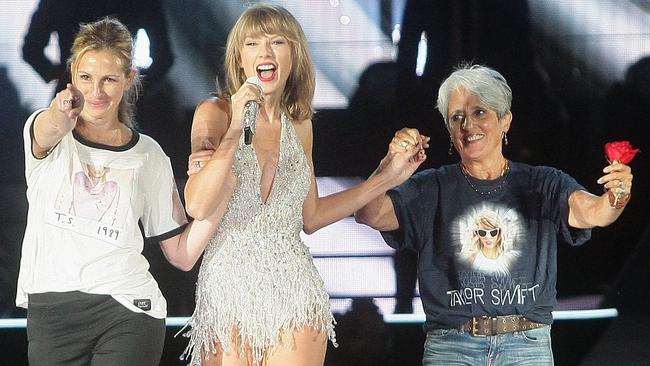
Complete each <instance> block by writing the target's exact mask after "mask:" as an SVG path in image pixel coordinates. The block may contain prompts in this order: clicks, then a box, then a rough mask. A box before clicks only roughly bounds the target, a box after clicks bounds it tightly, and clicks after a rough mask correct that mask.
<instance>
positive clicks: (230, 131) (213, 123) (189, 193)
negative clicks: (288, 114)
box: [185, 98, 241, 220]
mask: <svg viewBox="0 0 650 366" xmlns="http://www.w3.org/2000/svg"><path fill="white" fill-rule="evenodd" d="M228 108H229V106H228V104H227V102H225V101H223V100H218V99H216V98H212V99H208V100H206V101H204V102H202V103H201V104H199V106H198V107H197V108H196V111H195V112H194V119H193V121H192V152H197V151H201V150H206V149H214V153H213V154H212V157H211V158H210V159H209V160H207V161H206V162H205V165H204V166H203V167H202V168H201V169H200V170H199V171H198V172H197V173H195V174H191V175H190V176H189V178H188V180H187V183H186V184H185V202H186V208H187V212H188V214H189V215H190V216H192V217H193V218H195V219H198V220H204V219H207V218H208V217H209V216H210V214H211V213H212V212H214V211H215V210H216V208H217V207H219V206H220V205H221V204H222V202H223V201H227V200H229V199H230V196H229V195H226V194H225V193H226V192H230V191H231V190H232V188H233V187H234V184H235V176H234V174H233V173H232V164H233V160H234V156H235V151H236V150H237V145H238V141H239V137H240V136H241V129H239V128H230V127H231V124H230V118H229V112H228Z"/></svg>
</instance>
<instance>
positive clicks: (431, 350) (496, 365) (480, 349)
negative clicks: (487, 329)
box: [422, 325, 553, 366]
mask: <svg viewBox="0 0 650 366" xmlns="http://www.w3.org/2000/svg"><path fill="white" fill-rule="evenodd" d="M422 365H423V366H434V365H436V366H437V365H444V366H451V365H466V366H507V365H512V366H515V365H516V366H525V365H530V366H552V365H553V351H552V350H551V326H550V325H547V326H544V327H541V328H537V329H532V330H526V331H522V332H514V333H506V334H499V335H495V336H488V337H476V336H473V335H471V334H470V333H467V332H464V331H462V330H458V329H436V330H434V331H430V332H428V333H427V339H426V341H425V342H424V356H423V357H422Z"/></svg>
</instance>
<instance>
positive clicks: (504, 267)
mask: <svg viewBox="0 0 650 366" xmlns="http://www.w3.org/2000/svg"><path fill="white" fill-rule="evenodd" d="M518 221H519V220H518V218H517V215H516V214H514V212H513V211H511V210H502V209H501V210H500V209H499V208H498V207H485V206H484V207H482V208H480V209H477V210H472V211H471V212H470V213H468V214H467V215H466V216H465V217H462V218H459V221H458V223H459V225H458V228H459V229H460V233H459V234H460V235H459V238H460V241H461V245H462V247H461V251H460V253H459V255H460V260H461V261H462V262H465V263H467V264H468V265H469V267H470V268H471V269H472V270H473V271H476V272H480V273H483V274H486V275H491V276H508V275H510V268H511V266H512V264H513V262H514V261H515V260H516V259H517V257H519V254H520V251H519V250H518V249H517V248H515V244H516V241H515V238H516V236H517V233H518V224H519V223H518Z"/></svg>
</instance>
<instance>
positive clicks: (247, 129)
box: [244, 76, 264, 145]
mask: <svg viewBox="0 0 650 366" xmlns="http://www.w3.org/2000/svg"><path fill="white" fill-rule="evenodd" d="M246 82H247V83H251V84H253V85H255V86H256V87H257V88H258V89H259V90H260V93H263V92H264V90H263V89H262V82H261V81H260V79H259V78H258V77H257V76H253V77H250V78H248V79H246ZM259 110H260V104H259V103H257V102H256V101H253V100H251V101H248V102H247V103H246V105H245V106H244V144H246V145H250V144H251V143H252V142H253V135H254V134H255V127H256V124H257V113H258V112H259Z"/></svg>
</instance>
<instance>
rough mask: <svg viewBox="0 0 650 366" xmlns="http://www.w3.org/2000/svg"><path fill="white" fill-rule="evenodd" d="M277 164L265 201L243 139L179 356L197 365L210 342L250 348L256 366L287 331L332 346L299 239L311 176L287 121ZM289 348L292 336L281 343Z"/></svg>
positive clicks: (317, 284) (323, 305)
mask: <svg viewBox="0 0 650 366" xmlns="http://www.w3.org/2000/svg"><path fill="white" fill-rule="evenodd" d="M281 123H282V128H281V138H280V158H279V162H278V168H277V171H276V176H275V179H274V182H273V186H272V188H271V193H270V195H269V198H268V200H267V202H266V203H264V202H263V201H262V196H261V193H260V180H261V173H260V167H259V164H258V161H257V157H256V155H255V151H254V150H253V147H252V146H251V145H244V144H243V139H242V140H240V142H239V147H238V150H237V152H236V156H235V163H234V167H233V171H234V173H235V175H236V177H237V182H238V183H237V187H236V189H235V192H234V194H233V197H232V198H231V200H230V202H229V204H228V210H227V211H226V215H225V216H224V218H223V221H222V222H221V224H220V227H219V230H218V231H217V234H216V235H215V236H214V238H212V239H211V241H210V243H209V245H208V247H207V249H206V250H205V253H204V255H203V262H202V263H201V268H200V271H199V276H198V281H197V286H196V308H195V310H194V314H193V315H192V317H191V318H190V321H189V322H188V325H189V326H191V330H190V331H188V332H187V333H186V334H185V335H186V336H188V337H190V342H189V345H188V347H187V349H186V350H185V353H184V355H183V356H182V357H181V358H183V357H187V356H190V355H191V365H200V364H201V357H202V355H203V356H205V355H208V356H209V357H214V352H215V350H216V349H215V346H216V344H215V342H218V344H220V345H221V347H222V348H223V349H224V350H225V351H231V350H233V349H232V347H233V342H232V341H233V335H232V332H233V330H237V333H236V335H237V337H238V339H237V341H238V343H239V344H240V347H239V349H238V351H239V353H240V354H241V355H243V354H244V347H249V348H250V349H251V350H252V357H253V361H254V362H255V363H256V364H258V363H259V362H260V361H261V360H262V358H263V357H264V355H265V353H267V352H268V351H269V350H272V349H273V348H274V347H275V346H276V345H278V344H279V341H280V337H281V336H282V335H283V334H287V332H291V331H294V330H300V329H302V328H303V327H305V326H309V327H312V328H314V329H316V330H318V331H322V332H324V333H325V334H327V336H328V338H329V339H330V340H331V341H332V342H333V343H334V344H335V345H336V338H335V333H334V318H333V316H332V312H331V310H330V304H329V296H328V295H327V292H326V291H325V287H324V283H323V280H322V279H321V277H320V275H319V274H318V272H317V270H316V267H315V266H314V264H313V260H312V257H311V254H310V252H309V249H308V248H307V246H306V245H305V244H304V243H303V242H302V240H301V238H300V231H301V229H302V224H303V221H302V205H303V201H304V200H305V197H306V196H307V193H308V191H309V186H310V180H311V173H310V168H309V165H308V164H307V159H306V157H305V153H304V150H303V147H302V145H301V143H300V141H299V140H298V138H297V135H296V132H295V130H294V128H293V124H292V123H291V121H290V120H289V119H288V118H287V117H286V116H285V115H284V114H283V115H282V118H281ZM283 342H284V343H286V342H289V344H285V345H284V346H286V347H290V346H291V344H290V342H291V337H285V338H283Z"/></svg>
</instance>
